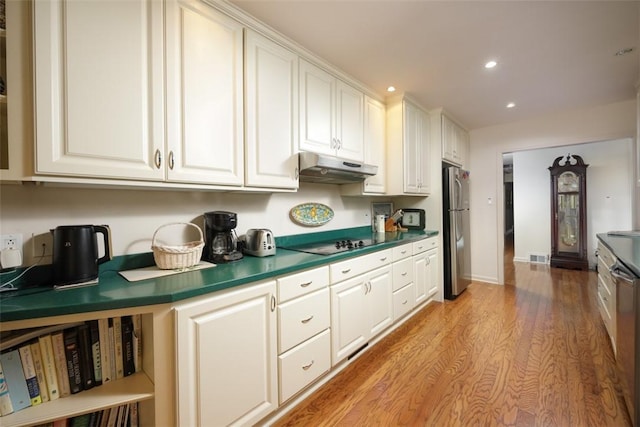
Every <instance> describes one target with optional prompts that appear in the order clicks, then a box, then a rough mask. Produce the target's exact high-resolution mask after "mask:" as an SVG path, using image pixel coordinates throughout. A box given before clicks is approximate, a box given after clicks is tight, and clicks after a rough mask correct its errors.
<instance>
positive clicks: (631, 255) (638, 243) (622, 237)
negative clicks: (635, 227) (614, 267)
mask: <svg viewBox="0 0 640 427" xmlns="http://www.w3.org/2000/svg"><path fill="white" fill-rule="evenodd" d="M597 237H598V239H600V241H601V242H602V243H604V245H605V246H606V247H607V248H609V250H610V251H611V252H612V253H613V254H614V255H615V256H616V258H618V260H619V261H620V262H622V263H623V264H624V265H625V266H627V267H628V268H629V269H630V270H631V271H633V272H634V273H635V275H636V276H637V277H640V232H638V231H635V232H633V231H630V232H619V231H611V232H609V233H602V234H598V235H597Z"/></svg>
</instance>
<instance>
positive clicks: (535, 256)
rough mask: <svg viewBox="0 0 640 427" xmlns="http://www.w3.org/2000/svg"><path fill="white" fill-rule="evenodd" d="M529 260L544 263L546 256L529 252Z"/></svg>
mask: <svg viewBox="0 0 640 427" xmlns="http://www.w3.org/2000/svg"><path fill="white" fill-rule="evenodd" d="M529 262H531V263H535V264H546V263H547V256H546V255H540V254H529Z"/></svg>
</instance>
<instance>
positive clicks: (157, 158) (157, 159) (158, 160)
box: [154, 150, 162, 169]
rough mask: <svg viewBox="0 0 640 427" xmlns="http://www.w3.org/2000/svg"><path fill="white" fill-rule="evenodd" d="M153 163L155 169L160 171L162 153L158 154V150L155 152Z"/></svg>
mask: <svg viewBox="0 0 640 427" xmlns="http://www.w3.org/2000/svg"><path fill="white" fill-rule="evenodd" d="M154 163H155V165H156V169H160V166H162V153H161V152H160V150H156V154H155V156H154Z"/></svg>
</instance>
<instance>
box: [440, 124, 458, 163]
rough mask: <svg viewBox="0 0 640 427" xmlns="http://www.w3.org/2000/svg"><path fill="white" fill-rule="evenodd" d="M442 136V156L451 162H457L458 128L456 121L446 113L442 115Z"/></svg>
mask: <svg viewBox="0 0 640 427" xmlns="http://www.w3.org/2000/svg"><path fill="white" fill-rule="evenodd" d="M440 126H441V133H442V135H441V138H442V158H443V159H444V160H448V161H450V162H455V157H454V153H455V152H456V137H457V136H456V128H455V125H454V123H453V122H452V121H451V120H449V118H448V117H447V116H445V115H442V116H441V119H440Z"/></svg>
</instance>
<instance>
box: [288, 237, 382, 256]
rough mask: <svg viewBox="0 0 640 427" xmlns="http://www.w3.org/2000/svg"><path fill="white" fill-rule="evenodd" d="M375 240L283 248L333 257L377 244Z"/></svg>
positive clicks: (336, 241)
mask: <svg viewBox="0 0 640 427" xmlns="http://www.w3.org/2000/svg"><path fill="white" fill-rule="evenodd" d="M377 243H378V242H376V241H374V240H373V239H366V238H365V239H349V238H345V239H339V240H324V241H321V242H313V243H303V244H300V245H290V246H281V247H282V248H283V249H289V250H291V251H298V252H306V253H308V254H315V255H333V254H338V253H341V252H347V251H354V250H358V249H362V248H366V247H368V246H372V245H375V244H377Z"/></svg>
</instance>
